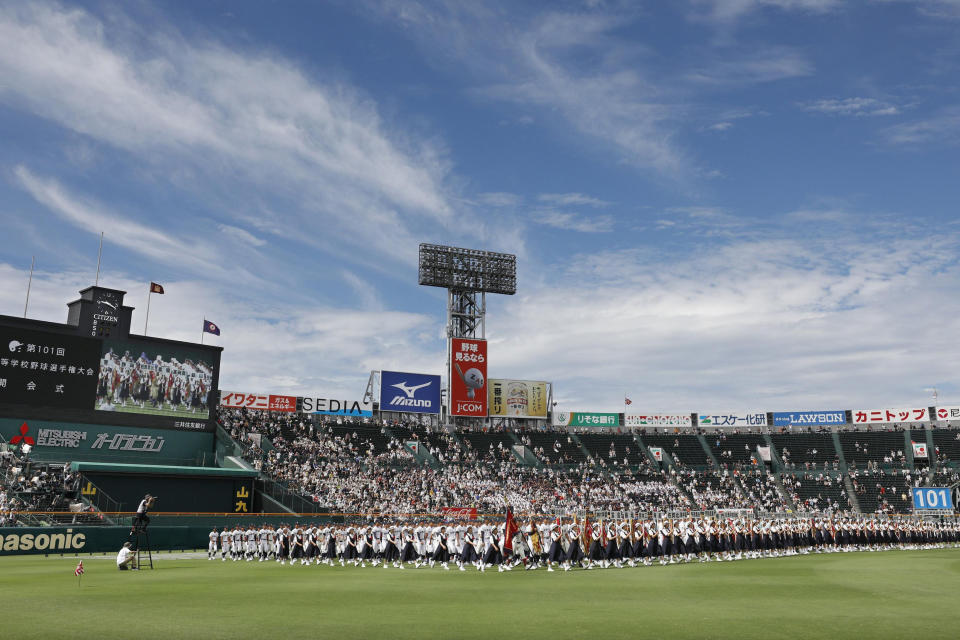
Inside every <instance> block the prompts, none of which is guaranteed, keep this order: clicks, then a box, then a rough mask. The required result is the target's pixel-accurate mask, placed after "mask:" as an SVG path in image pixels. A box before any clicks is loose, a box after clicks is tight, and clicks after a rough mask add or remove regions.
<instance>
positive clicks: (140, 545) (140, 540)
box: [134, 524, 153, 569]
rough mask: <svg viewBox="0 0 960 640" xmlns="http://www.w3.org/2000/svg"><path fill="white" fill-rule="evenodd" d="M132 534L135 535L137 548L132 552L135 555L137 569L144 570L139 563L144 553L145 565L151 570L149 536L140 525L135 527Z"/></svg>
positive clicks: (151, 557) (151, 560)
mask: <svg viewBox="0 0 960 640" xmlns="http://www.w3.org/2000/svg"><path fill="white" fill-rule="evenodd" d="M134 533H135V534H136V535H137V546H136V548H135V549H134V551H135V552H136V554H137V569H143V568H145V567H144V566H143V563H142V562H141V558H142V557H143V554H144V553H146V556H147V564H148V565H149V566H150V568H151V569H153V553H152V552H151V550H150V534H149V533H147V529H146V527H143V526H142V525H139V524H138V525H137V526H136V527H135V529H134Z"/></svg>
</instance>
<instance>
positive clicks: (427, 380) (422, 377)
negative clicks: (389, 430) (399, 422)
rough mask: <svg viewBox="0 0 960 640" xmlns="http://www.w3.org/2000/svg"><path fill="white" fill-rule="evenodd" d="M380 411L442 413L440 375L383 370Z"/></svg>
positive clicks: (381, 374)
mask: <svg viewBox="0 0 960 640" xmlns="http://www.w3.org/2000/svg"><path fill="white" fill-rule="evenodd" d="M380 411H399V412H403V413H434V414H436V413H440V376H433V375H427V374H423V373H403V372H401V371H381V372H380Z"/></svg>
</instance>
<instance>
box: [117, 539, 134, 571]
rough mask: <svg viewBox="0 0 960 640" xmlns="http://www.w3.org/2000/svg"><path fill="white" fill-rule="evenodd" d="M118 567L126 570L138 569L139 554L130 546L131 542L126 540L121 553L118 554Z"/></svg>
mask: <svg viewBox="0 0 960 640" xmlns="http://www.w3.org/2000/svg"><path fill="white" fill-rule="evenodd" d="M117 569H120V571H126V570H127V569H133V570H134V571H136V569H137V554H135V553H134V552H133V550H132V549H131V548H130V543H129V542H124V543H123V547H122V548H121V549H120V553H118V554H117Z"/></svg>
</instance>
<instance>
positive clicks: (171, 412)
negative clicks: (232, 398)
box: [112, 404, 210, 420]
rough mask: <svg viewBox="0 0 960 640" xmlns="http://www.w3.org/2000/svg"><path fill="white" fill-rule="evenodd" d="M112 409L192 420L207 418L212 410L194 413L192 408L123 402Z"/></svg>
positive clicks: (201, 410)
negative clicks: (126, 403)
mask: <svg viewBox="0 0 960 640" xmlns="http://www.w3.org/2000/svg"><path fill="white" fill-rule="evenodd" d="M112 411H116V412H118V413H142V414H144V415H149V416H169V417H171V418H189V419H191V420H207V419H208V418H209V417H210V411H209V410H207V409H202V408H201V409H197V412H196V413H194V412H193V410H192V409H159V408H154V407H151V406H146V407H141V406H140V405H134V404H129V405H127V406H123V405H121V404H115V405H113V409H112Z"/></svg>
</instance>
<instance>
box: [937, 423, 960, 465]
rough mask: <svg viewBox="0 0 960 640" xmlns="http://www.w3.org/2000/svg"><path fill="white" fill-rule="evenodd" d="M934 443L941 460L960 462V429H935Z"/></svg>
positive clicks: (938, 457)
mask: <svg viewBox="0 0 960 640" xmlns="http://www.w3.org/2000/svg"><path fill="white" fill-rule="evenodd" d="M933 445H934V447H935V449H934V453H935V454H936V456H937V460H938V461H939V462H941V463H946V462H960V429H934V430H933Z"/></svg>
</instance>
